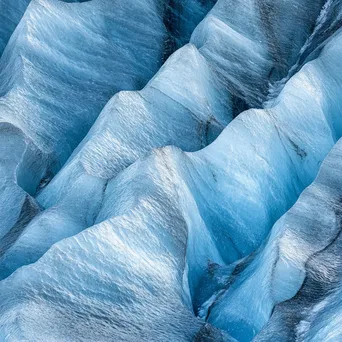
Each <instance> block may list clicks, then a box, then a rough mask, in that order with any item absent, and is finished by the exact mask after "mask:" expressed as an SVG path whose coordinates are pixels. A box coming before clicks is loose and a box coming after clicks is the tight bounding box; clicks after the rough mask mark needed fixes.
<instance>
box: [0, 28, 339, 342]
mask: <svg viewBox="0 0 342 342" xmlns="http://www.w3.org/2000/svg"><path fill="white" fill-rule="evenodd" d="M341 42H342V31H339V32H338V34H336V35H335V37H334V38H333V39H331V40H330V41H329V43H328V44H327V45H326V46H325V48H324V49H323V50H322V52H321V54H320V56H319V57H318V58H317V59H316V60H314V61H312V62H310V63H308V64H307V65H305V66H304V67H303V69H302V70H301V71H300V72H299V73H298V74H296V75H295V76H294V77H293V78H292V79H291V80H290V81H289V82H288V83H287V85H286V87H285V88H284V90H283V91H282V93H281V95H280V96H279V97H278V99H277V101H276V102H275V103H274V107H273V108H268V109H266V110H249V111H247V112H244V113H242V114H241V115H240V116H239V117H237V118H236V119H235V120H233V121H232V122H231V123H230V124H229V125H228V127H227V128H226V129H225V130H224V131H223V133H222V134H221V135H220V136H219V137H218V138H217V139H216V140H215V141H214V142H213V143H212V144H211V145H209V146H208V147H206V148H204V149H203V150H201V151H199V152H193V153H184V152H182V151H181V150H179V149H177V148H174V147H167V148H162V149H158V150H156V151H154V152H153V154H152V155H150V156H148V157H146V158H144V159H140V160H138V161H137V162H135V163H134V164H133V165H131V166H130V167H128V168H127V169H125V170H124V171H123V172H121V173H120V174H119V175H118V176H117V177H116V178H114V179H112V180H111V181H109V183H108V185H107V187H106V190H105V193H104V198H103V203H102V206H101V210H100V213H99V215H98V217H97V219H96V225H95V226H93V227H91V228H89V229H87V230H85V231H83V232H81V233H79V234H77V235H75V236H74V237H71V238H68V239H64V240H63V241H61V242H58V243H56V244H55V245H54V246H53V247H51V248H50V249H49V250H48V251H47V252H46V253H45V254H44V256H43V257H41V258H40V259H39V261H38V262H36V263H34V264H32V265H29V266H26V267H21V268H19V269H18V270H17V271H16V272H15V273H13V274H12V275H11V276H10V277H8V278H7V279H5V280H3V281H2V282H0V301H1V303H2V306H1V307H0V311H1V318H0V326H1V327H2V332H3V334H4V335H6V334H11V335H10V336H11V337H12V338H14V339H15V338H17V339H23V338H27V339H28V340H30V339H32V336H34V338H35V340H44V339H46V337H47V336H51V338H52V339H55V340H60V339H63V338H65V336H72V337H71V340H72V338H76V336H77V337H79V338H80V339H82V338H83V337H84V336H88V335H89V336H90V339H91V338H96V337H97V336H99V335H97V334H100V331H101V332H102V333H103V334H107V333H108V334H113V336H115V337H117V338H118V339H120V340H128V341H130V340H137V339H141V338H144V336H149V337H148V338H149V339H151V340H154V339H156V336H158V337H159V338H160V339H161V340H167V339H169V340H170V339H171V340H176V341H177V340H184V339H188V338H189V337H190V336H194V334H196V332H197V331H198V329H200V328H201V324H200V323H198V324H199V325H197V323H196V322H197V321H196V320H194V317H193V314H192V313H191V306H192V307H193V309H194V311H195V312H198V309H199V308H200V306H201V304H202V303H203V302H204V301H205V300H206V299H209V298H210V296H211V294H212V293H213V292H214V290H215V288H217V287H219V286H220V284H219V283H220V281H218V283H215V282H216V280H215V274H216V273H217V270H219V271H220V272H221V274H222V276H223V277H224V276H227V277H229V272H231V273H232V272H234V269H233V266H234V265H233V266H225V265H226V264H230V263H232V262H234V261H236V260H237V259H240V258H241V257H244V256H247V255H248V254H249V253H250V252H252V251H253V250H255V249H256V248H257V247H258V246H259V245H260V244H261V243H262V241H263V240H264V239H265V237H266V236H267V234H268V232H269V230H270V229H271V227H272V225H273V224H274V223H275V222H276V221H277V220H278V219H279V217H280V216H281V215H283V214H284V213H285V212H286V211H287V210H288V209H289V208H290V207H291V206H292V204H293V203H294V202H295V201H296V199H297V197H298V196H299V194H300V193H301V191H302V190H303V189H304V188H305V187H306V186H307V185H309V184H310V183H311V182H312V181H313V180H314V178H315V177H316V174H317V172H318V169H319V166H320V164H321V162H322V161H323V159H324V158H325V156H326V155H327V154H328V152H329V151H330V149H331V148H332V147H333V145H334V144H335V142H336V141H337V140H338V138H339V137H340V136H341V132H342V130H341V128H342V117H341V106H342V104H341V103H340V101H339V98H340V93H341V85H342V82H341V77H342V75H341V72H340V70H341V66H342V65H341V63H342V62H341V59H340V55H341V48H342V44H341ZM237 189H238V191H237ZM29 240H30V238H28V240H27V241H29ZM16 255H19V253H17V254H16ZM220 265H221V266H224V267H223V268H222V269H221V270H220V267H219V266H220ZM233 275H234V273H233ZM258 285H260V283H258ZM286 290H288V288H286ZM203 291H204V292H205V293H203ZM248 308H250V309H251V310H252V309H253V307H251V306H248ZM234 312H235V311H234ZM236 312H237V314H238V311H236ZM170 313H172V314H173V317H172V318H173V319H172V320H171V315H170ZM200 314H202V312H200ZM212 314H213V311H211V314H210V316H211V315H212ZM210 316H209V321H210V322H212V323H214V324H215V325H217V326H218V327H219V328H220V327H221V328H224V329H227V330H229V327H227V326H226V325H225V324H222V323H221V322H220V319H222V320H223V322H224V318H225V317H227V313H225V314H224V315H219V314H218V315H217V316H211V317H210ZM246 317H248V314H246ZM237 319H238V318H237ZM170 320H171V321H170ZM161 321H163V326H161V325H158V324H159V322H161ZM107 322H108V325H107ZM168 322H170V325H169V324H168ZM103 324H106V325H105V329H103V326H102V325H103ZM61 326H62V327H63V329H59V328H58V327H61ZM185 326H186V328H185ZM192 328H193V330H192ZM243 328H244V329H245V332H246V333H248V332H249V330H248V327H247V326H246V327H245V326H244V327H243ZM114 329H115V332H114ZM103 331H104V332H103ZM200 331H202V332H203V330H202V329H201V330H200ZM210 331H211V330H210ZM147 333H148V334H149V335H146V334H147ZM215 333H218V334H220V335H221V336H222V334H223V333H222V332H220V331H217V330H216V331H215ZM232 333H233V335H236V334H237V335H238V336H239V337H241V332H239V331H232ZM48 334H49V335H48ZM239 334H240V335H239ZM107 336H108V335H104V337H103V339H105V338H107ZM233 337H234V336H233ZM242 337H243V336H242ZM249 337H250V336H249ZM215 338H216V337H215ZM215 338H214V340H215ZM217 339H218V338H217Z"/></svg>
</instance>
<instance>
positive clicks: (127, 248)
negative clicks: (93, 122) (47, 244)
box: [0, 151, 227, 341]
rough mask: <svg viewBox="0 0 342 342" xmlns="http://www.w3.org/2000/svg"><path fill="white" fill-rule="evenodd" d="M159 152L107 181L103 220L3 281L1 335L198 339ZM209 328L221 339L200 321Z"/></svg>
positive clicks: (178, 227)
mask: <svg viewBox="0 0 342 342" xmlns="http://www.w3.org/2000/svg"><path fill="white" fill-rule="evenodd" d="M160 158H167V156H166V155H165V154H164V153H163V151H160V153H158V152H157V154H156V155H155V157H151V158H149V163H146V162H143V161H142V162H137V163H136V164H134V165H133V166H132V167H131V168H129V169H128V170H127V172H124V173H122V174H121V176H119V177H117V178H116V180H115V181H114V182H112V184H111V185H110V187H111V191H109V192H108V198H107V199H106V204H107V206H108V207H110V210H108V209H104V210H103V214H102V216H103V221H102V222H101V223H99V224H97V225H95V226H93V227H92V228H89V229H87V230H85V231H84V232H82V233H80V234H78V235H77V236H75V237H72V238H69V239H65V240H63V241H61V242H60V243H58V244H56V245H55V246H53V247H52V248H51V249H50V250H49V251H48V252H47V253H46V254H45V255H44V256H43V257H42V258H41V259H40V260H39V261H38V262H37V263H35V264H33V265H30V266H28V267H23V268H21V269H20V270H18V271H17V272H15V273H14V274H13V275H12V276H11V277H9V278H7V279H6V280H4V281H2V282H0V302H1V307H0V311H1V315H0V326H1V329H0V340H3V339H5V337H10V338H11V339H12V340H28V341H33V340H34V341H46V340H48V341H75V340H82V341H83V340H89V341H94V340H99V341H113V340H116V341H137V340H148V341H187V340H191V339H192V338H194V337H195V336H196V335H197V334H199V336H197V338H198V339H199V341H200V340H201V339H200V335H201V330H202V329H201V328H202V326H203V324H204V322H202V321H200V320H199V319H198V318H196V317H195V316H194V314H193V313H192V310H191V302H190V298H189V295H188V291H187V289H186V283H185V284H184V285H183V279H184V275H183V272H184V269H185V268H186V258H185V256H186V255H185V253H186V245H187V234H188V232H187V224H186V219H185V218H184V217H183V215H182V212H180V209H179V207H178V206H177V205H176V203H177V200H178V199H177V197H176V195H175V192H174V186H175V183H174V182H175V181H177V180H176V179H172V174H171V175H170V174H169V169H168V168H169V166H168V160H166V159H165V160H164V161H163V159H162V160H161V161H160V160H159V159H160ZM153 161H155V163H156V165H155V164H153ZM151 162H152V163H151ZM154 166H157V167H158V168H159V171H160V173H158V174H156V172H155V169H154ZM127 173H128V174H127ZM134 176H136V177H139V179H140V180H142V179H143V183H142V184H141V183H140V182H139V183H137V182H135V181H134V180H133V182H130V178H131V177H134ZM127 182H130V184H131V186H130V187H129V188H126V185H127ZM114 194H115V195H114ZM119 194H120V197H118V195H119ZM113 195H114V196H113ZM190 200H191V197H190ZM113 201H114V202H115V203H113ZM107 206H106V208H107ZM183 286H184V287H183ZM61 327H63V328H62V329H61ZM208 329H209V331H208ZM208 334H209V335H214V337H213V340H214V341H221V340H222V341H223V340H227V339H226V338H224V334H223V333H220V332H219V331H215V330H212V329H211V328H210V327H209V326H206V329H205V335H208Z"/></svg>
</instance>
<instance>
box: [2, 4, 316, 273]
mask: <svg viewBox="0 0 342 342" xmlns="http://www.w3.org/2000/svg"><path fill="white" fill-rule="evenodd" d="M228 5H229V2H227V1H226V2H224V1H221V2H218V3H217V5H216V6H215V7H214V9H213V10H212V11H211V12H210V14H209V16H208V17H207V18H206V19H205V20H204V21H203V22H202V23H201V24H200V25H199V27H198V28H196V30H195V32H194V34H193V37H192V41H193V42H194V43H196V44H197V45H198V46H199V45H200V49H199V50H198V49H197V48H196V47H195V46H194V45H192V44H190V45H187V46H185V47H183V48H181V49H179V50H178V51H177V52H176V53H175V54H173V55H172V56H171V57H170V58H169V59H168V61H167V62H166V63H165V65H164V66H163V67H162V69H161V70H160V71H159V72H158V73H157V75H156V76H155V77H153V79H152V80H151V81H150V82H149V83H148V84H147V86H146V87H145V88H144V89H143V90H141V91H139V92H121V93H119V94H117V95H115V96H114V97H113V98H112V99H111V100H110V101H109V102H108V104H107V105H106V107H105V108H104V110H103V111H102V113H101V115H100V117H99V119H98V120H97V121H96V123H95V124H94V126H93V127H92V129H91V130H90V132H89V133H88V135H87V136H86V138H85V139H84V140H83V141H82V143H81V144H80V145H79V146H78V147H77V149H76V150H75V151H74V153H73V155H72V156H71V158H70V159H69V161H68V162H67V164H66V165H65V167H64V168H63V169H62V171H61V172H60V173H59V174H58V175H57V176H56V177H55V178H54V179H53V181H52V182H51V184H49V185H48V186H47V188H46V189H44V190H43V192H42V193H40V194H39V196H38V201H39V202H40V204H41V205H42V206H43V207H44V208H47V209H48V210H46V211H45V212H44V213H42V215H40V216H39V217H38V218H37V220H34V221H32V222H31V224H30V225H29V226H28V228H27V229H26V231H25V234H23V235H22V236H21V237H20V241H17V244H16V247H15V249H14V251H15V252H12V253H11V254H12V255H13V253H15V255H17V256H16V257H15V259H16V260H17V261H16V262H15V263H14V262H13V261H11V262H12V266H11V267H10V269H11V270H14V269H15V268H17V267H18V266H20V265H22V263H30V262H33V261H35V260H37V259H38V258H39V257H40V256H41V255H42V254H43V252H45V251H46V250H48V248H49V247H50V246H51V245H52V244H53V243H55V242H57V241H59V240H60V239H61V238H64V237H68V236H71V235H74V234H75V233H77V232H79V231H82V230H83V229H85V228H87V227H89V226H91V225H92V223H93V222H94V220H95V218H96V215H97V214H98V211H99V209H100V207H101V201H102V193H103V191H104V189H105V187H106V184H107V181H108V180H109V179H111V178H113V177H115V176H116V175H117V174H118V172H119V171H121V170H123V169H124V168H125V167H127V166H128V165H130V164H131V163H133V162H134V161H135V160H137V159H138V158H139V157H142V156H144V155H145V154H146V153H148V152H149V151H150V150H151V149H153V148H157V147H162V146H165V145H176V146H178V147H180V148H182V149H183V150H185V151H196V150H198V149H200V148H202V147H204V146H206V145H207V144H208V143H210V142H211V141H212V140H214V139H215V138H216V137H217V135H218V134H219V133H220V132H221V131H222V130H223V128H224V127H225V126H226V125H227V124H228V122H229V121H230V120H231V119H232V118H233V116H234V114H235V113H236V112H237V111H240V110H241V108H243V107H244V105H242V104H241V102H239V100H236V96H234V95H233V94H232V93H231V90H232V87H231V84H230V82H228V83H227V80H226V79H225V76H224V73H225V71H224V70H229V72H233V71H232V70H233V69H232V67H231V66H232V65H237V67H239V70H236V71H234V72H237V73H239V74H240V76H239V77H244V76H243V75H244V73H245V72H244V71H243V70H245V69H246V66H245V65H244V64H243V63H244V62H243V60H241V59H240V61H239V64H237V63H236V56H237V54H239V55H241V53H244V51H245V50H246V49H247V50H248V51H250V49H249V45H248V44H247V41H251V39H252V38H253V34H254V37H255V36H256V35H261V32H260V31H256V32H254V33H253V34H252V31H253V30H252V28H253V27H255V26H258V25H260V18H259V19H258V20H256V21H253V20H254V19H253V18H252V17H251V23H250V25H251V27H249V29H248V30H247V31H246V32H242V33H241V34H240V36H241V37H242V36H243V35H244V37H245V38H244V39H245V41H244V44H240V43H239V44H238V45H237V46H236V51H235V52H234V54H231V53H230V52H229V50H227V49H228V48H229V46H230V44H232V32H230V33H229V34H227V32H226V31H224V30H222V29H218V28H217V27H216V26H213V25H212V24H211V22H212V21H213V20H214V19H213V18H216V19H215V20H214V21H215V22H216V23H219V26H220V25H221V26H222V25H226V26H227V25H228V24H229V25H231V26H232V27H235V26H236V23H235V22H234V20H235V19H234V18H233V17H231V16H230V15H228V14H227V13H226V12H225V10H224V9H225V8H226V7H227V6H228ZM310 6H312V11H313V12H312V13H311V14H312V16H311V17H310V20H311V21H312V22H313V21H314V20H313V18H314V14H315V11H316V10H317V8H316V7H317V6H316V5H315V6H313V5H310ZM195 7H196V6H195ZM196 8H197V7H196ZM301 10H302V9H301ZM172 13H174V10H173V12H172ZM185 13H186V12H185ZM248 13H249V12H248ZM258 13H259V12H258ZM279 13H281V11H280V12H279V11H278V14H279ZM278 14H277V15H278ZM184 15H185V14H183V16H184ZM246 15H247V14H246ZM248 15H249V16H251V13H249V14H248ZM189 17H191V16H190V15H189ZM194 18H196V16H195V17H194ZM208 18H209V19H208ZM233 19H234V20H233ZM304 19H305V20H304ZM304 19H303V23H302V26H303V27H306V26H307V25H308V21H309V18H306V17H305V18H304ZM208 20H209V21H208ZM234 25H235V26H234ZM235 28H236V27H235ZM268 29H270V28H268ZM303 30H304V28H303ZM305 30H307V28H306V29H305ZM305 30H304V31H305ZM254 31H255V30H254ZM213 34H214V35H215V37H216V40H217V41H220V42H221V43H225V44H226V45H224V46H223V47H222V44H221V43H220V46H218V45H217V44H216V43H213V42H215V41H213V40H211V39H208V37H211V36H212V35H213ZM282 34H283V35H284V37H283V40H285V41H287V40H288V36H287V35H289V34H292V31H291V30H284V32H283V33H282ZM233 36H234V35H233ZM304 36H305V35H304V34H303V35H302V36H301V38H300V40H301V41H302V43H303V41H304ZM184 37H186V34H185V33H184ZM298 39H299V38H298ZM234 42H235V43H237V41H236V40H234ZM245 43H246V44H245ZM247 50H246V51H247ZM252 50H253V51H254V50H255V51H254V52H256V53H254V52H253V54H252V55H251V56H250V59H249V61H253V63H254V65H256V66H257V67H258V68H259V69H260V70H261V69H263V68H264V67H265V65H266V64H267V63H268V62H269V59H267V58H269V57H267V58H263V57H262V58H261V56H266V55H269V56H270V55H271V54H270V51H269V44H266V45H265V44H257V45H256V47H255V49H252ZM288 52H289V51H287V52H286V53H288ZM295 52H296V53H298V49H297V48H296V47H293V51H292V50H291V53H292V54H293V55H294V54H295ZM283 58H284V59H286V58H288V56H287V55H286V56H285V55H284V56H283ZM291 58H292V57H291ZM222 61H226V62H225V66H224V68H225V69H224V68H223V66H222V64H221V62H222ZM267 61H268V62H267ZM265 63H266V64H265ZM277 63H279V61H276V62H274V63H273V64H274V65H276V64H277ZM277 65H278V64H277ZM281 68H283V67H281ZM283 69H284V68H283ZM246 70H248V73H249V74H248V75H245V76H246V77H247V79H251V80H253V79H254V80H258V82H259V81H261V82H264V83H266V79H267V80H268V81H267V82H269V81H271V79H270V77H268V78H266V79H265V78H263V77H262V76H261V75H260V73H259V72H254V71H253V70H252V71H250V68H247V69H246ZM245 79H246V78H245ZM223 81H224V82H223ZM253 88H254V89H253V91H255V90H256V89H257V87H256V86H255V84H254V85H253ZM235 93H236V91H234V94H235ZM240 95H241V96H242V93H240ZM240 95H239V96H240ZM241 96H240V97H241ZM241 106H242V107H241ZM85 184H86V186H85ZM80 194H82V201H79V200H78V198H79V197H80ZM294 198H295V197H294ZM75 201H77V202H78V204H79V205H78V210H77V212H75V211H73V210H71V209H70V208H72V207H73V203H74V202H75ZM43 222H44V223H43ZM61 222H64V224H63V225H61V224H60V223H61ZM220 224H221V223H220ZM42 226H44V230H43V231H42V229H41V227H42ZM262 237H264V234H261V235H260V236H259V237H258V238H256V239H254V238H252V239H254V240H255V241H254V242H253V243H251V244H250V245H251V246H253V247H251V246H250V247H248V246H246V250H247V251H249V250H250V248H254V247H255V244H258V242H256V241H259V240H260V239H261V238H262ZM41 240H42V241H41ZM23 241H25V242H23ZM19 246H21V247H19ZM235 254H236V255H238V254H239V253H235ZM236 255H235V257H233V259H234V258H236ZM10 260H12V257H11V259H10ZM6 268H7V266H6ZM8 272H10V270H8V271H6V272H5V273H3V275H2V276H5V275H8Z"/></svg>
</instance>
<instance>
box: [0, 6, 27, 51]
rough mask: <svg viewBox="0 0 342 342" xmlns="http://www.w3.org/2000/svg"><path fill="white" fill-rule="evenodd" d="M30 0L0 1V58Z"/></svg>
mask: <svg viewBox="0 0 342 342" xmlns="http://www.w3.org/2000/svg"><path fill="white" fill-rule="evenodd" d="M29 3H30V0H0V22H1V25H0V56H1V55H2V52H3V51H4V49H5V46H6V44H7V42H8V40H9V39H10V37H11V34H12V33H13V31H14V30H15V28H16V26H17V25H18V23H19V21H20V19H21V17H22V16H23V14H24V12H25V10H26V7H27V6H28V4H29Z"/></svg>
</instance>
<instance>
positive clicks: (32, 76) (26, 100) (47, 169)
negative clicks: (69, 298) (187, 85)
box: [0, 0, 226, 260]
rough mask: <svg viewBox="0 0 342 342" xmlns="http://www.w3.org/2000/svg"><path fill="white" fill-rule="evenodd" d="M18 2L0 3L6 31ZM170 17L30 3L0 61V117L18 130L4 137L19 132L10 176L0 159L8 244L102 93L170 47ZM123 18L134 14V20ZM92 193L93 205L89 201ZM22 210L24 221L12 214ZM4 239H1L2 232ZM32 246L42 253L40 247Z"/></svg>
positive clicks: (149, 71)
mask: <svg viewBox="0 0 342 342" xmlns="http://www.w3.org/2000/svg"><path fill="white" fill-rule="evenodd" d="M75 2H79V3H75ZM80 2H82V3H80ZM195 3H196V4H197V5H196V6H197V7H194V8H193V12H192V13H186V12H184V11H183V12H182V16H181V18H179V19H178V23H179V25H182V27H183V26H184V27H185V26H186V25H187V26H186V27H187V29H189V30H190V29H191V27H192V26H194V25H196V23H197V22H198V21H199V20H200V19H201V16H203V15H204V13H205V11H207V10H209V9H210V7H211V6H212V5H213V4H211V5H210V4H209V3H208V4H201V3H200V2H197V1H193V5H194V4H195ZM20 4H22V5H20V6H19V4H15V3H12V2H11V3H10V2H8V1H7V2H4V1H2V2H1V5H2V6H5V8H6V11H4V13H3V15H4V17H5V19H6V20H8V21H9V22H11V24H13V25H12V26H11V27H12V28H13V29H14V24H15V23H16V21H15V20H14V19H13V17H12V16H11V15H12V14H13V15H14V14H15V15H16V18H18V20H17V21H19V12H20V10H21V9H22V10H23V11H24V7H25V6H24V5H23V4H24V2H20ZM181 4H182V8H183V10H184V9H185V7H186V6H187V5H186V4H185V3H184V4H183V2H182V1H180V2H179V6H180V5H181ZM26 5H27V3H26ZM177 8H178V7H177ZM177 8H175V9H173V15H176V14H177ZM23 11H22V12H23ZM169 15H170V14H168V12H167V6H166V3H165V2H163V1H152V0H141V1H132V2H127V1H126V2H125V3H124V4H120V3H116V4H113V2H112V1H109V0H94V1H91V2H83V1H64V2H63V1H53V0H40V1H38V0H36V1H32V2H31V3H30V5H29V7H28V8H27V10H26V12H25V15H24V17H23V19H22V20H21V22H20V24H19V25H18V27H17V29H16V30H15V32H14V33H13V35H12V38H11V40H10V42H9V43H8V45H7V47H6V50H5V52H4V54H3V55H2V58H1V60H0V75H1V77H0V80H1V81H0V94H1V95H3V96H2V97H1V98H0V116H1V120H2V121H3V122H4V125H5V126H6V127H7V126H8V127H11V128H8V129H10V130H13V131H16V132H17V131H18V132H20V133H13V138H12V136H10V137H9V139H13V143H12V144H15V143H16V141H17V135H18V134H20V136H21V138H20V139H21V140H22V142H21V143H20V144H19V145H18V146H16V153H17V155H18V157H17V159H16V165H13V166H12V168H11V170H17V171H18V172H17V173H16V176H14V177H13V174H11V172H12V171H10V170H9V169H8V168H7V166H4V169H5V170H6V172H8V174H7V173H6V174H5V171H4V177H3V179H2V185H3V187H2V189H3V190H1V191H4V192H3V196H2V199H3V208H4V209H5V208H6V203H8V205H9V208H8V209H6V210H3V211H2V213H3V215H4V220H3V222H4V224H3V226H2V227H1V229H0V237H4V236H8V235H6V234H9V236H10V239H9V240H10V241H12V240H13V241H12V242H14V240H15V239H16V238H17V237H18V236H20V234H21V232H22V230H23V228H24V227H25V226H26V225H27V223H28V222H29V221H30V220H31V219H32V217H33V216H34V215H33V212H35V213H37V210H36V209H35V210H33V211H32V212H31V209H30V210H29V209H27V208H26V207H24V203H26V202H25V201H26V199H27V198H28V199H29V201H30V203H31V202H32V203H34V207H35V208H36V207H37V208H39V205H38V204H37V203H36V202H35V200H34V199H33V198H31V197H30V196H32V195H34V194H35V193H36V190H37V189H38V190H39V189H40V188H41V187H43V186H44V185H45V184H46V183H48V182H49V181H50V180H51V178H52V177H53V175H54V174H55V173H56V171H57V170H58V169H59V168H60V167H61V165H63V164H64V162H65V161H66V160H67V158H68V157H69V155H70V154H71V152H72V151H73V149H74V148H75V147H76V146H77V144H78V143H79V142H80V140H81V139H82V138H83V137H84V136H85V134H86V133H87V131H88V130H89V128H90V126H91V125H92V123H93V122H94V120H95V119H96V118H97V116H98V114H99V113H100V111H101V109H102V107H103V106H104V105H105V103H106V102H107V100H108V99H109V98H110V97H111V96H112V95H113V94H114V93H116V92H117V91H119V90H122V89H127V90H129V89H139V88H141V87H142V86H143V85H145V84H146V83H147V81H148V80H149V79H150V78H151V77H152V76H153V74H154V73H155V72H156V71H157V70H158V68H159V67H160V65H161V63H162V60H163V58H164V56H165V54H166V53H169V52H170V51H171V50H170V49H169V48H166V46H165V44H166V43H167V42H168V41H169V40H170V39H171V38H172V37H173V36H174V35H175V32H174V31H172V30H171V29H170V28H169V27H166V25H165V22H164V21H165V17H166V16H169ZM187 16H189V18H187ZM131 20H133V21H136V24H135V25H134V26H132V25H131ZM6 27H7V26H6V25H4V28H6ZM184 30H185V29H184ZM6 32H7V31H6ZM8 32H9V31H8ZM182 32H183V31H182ZM182 32H178V31H177V34H182ZM3 37H5V38H6V37H7V36H5V35H4V36H3ZM5 38H4V39H5ZM8 38H9V37H8ZM6 39H7V38H6ZM187 39H189V34H186V32H184V35H183V36H182V41H184V42H185V41H186V40H187ZM177 44H181V42H179V43H177ZM204 77H206V76H204ZM222 115H224V114H222ZM224 124H226V122H224ZM6 129H7V128H6ZM9 135H10V133H8V135H6V136H9ZM174 140H175V138H174ZM6 144H7V143H6V141H5V140H4V141H3V145H4V147H3V153H4V157H3V158H4V163H5V160H6V158H8V157H7V155H8V151H9V150H11V148H12V147H10V148H9V147H8V146H6ZM194 145H195V144H194ZM195 146H196V145H195ZM31 150H32V152H31ZM30 153H31V154H30ZM20 156H21V157H20ZM1 158H2V157H1ZM12 173H13V172H12ZM86 177H87V175H84V177H83V178H86ZM8 179H11V181H10V182H9V181H8ZM99 183H101V180H97V182H95V184H94V185H92V186H89V187H88V191H90V188H91V187H92V189H93V188H94V187H95V188H96V189H99V190H100V192H101V184H100V185H99V187H97V184H99ZM82 187H83V188H84V190H85V188H86V187H85V186H82ZM0 197H1V196H0ZM100 197H101V195H99V198H98V203H97V204H96V205H93V207H95V208H97V207H98V205H99V203H100V202H101V201H100ZM94 198H96V197H95V196H93V199H94ZM14 203H18V205H17V206H16V205H13V204H14ZM82 203H83V204H81V203H80V206H83V208H84V209H85V210H86V211H87V209H86V208H88V209H89V206H90V205H89V204H87V203H88V202H87V201H85V202H82ZM29 208H31V206H29ZM94 210H95V211H96V210H97V211H98V209H94ZM26 212H28V213H29V214H27V218H25V219H21V216H22V215H24V216H25V215H26ZM46 214H47V215H50V213H46ZM65 215H67V214H66V213H65ZM92 215H93V214H91V213H90V214H89V215H88V217H87V218H85V219H84V220H83V222H86V223H83V225H82V228H84V225H86V226H87V227H88V226H90V225H91V224H92V222H93V220H91V219H90V218H89V217H92ZM5 216H6V217H5ZM77 219H78V220H80V218H79V217H78V218H77ZM77 219H76V218H72V220H73V221H76V220H77ZM56 220H57V219H56ZM56 220H55V221H56ZM60 220H62V215H60ZM57 221H58V220H57ZM65 221H66V220H65ZM41 222H42V221H41V219H40V221H39V224H41ZM44 222H46V220H44ZM58 222H60V221H58ZM18 225H19V226H20V228H18ZM69 227H70V228H69V229H72V232H73V233H76V232H78V231H79V230H80V228H78V229H76V228H75V227H74V228H71V227H72V223H70V224H69ZM63 229H64V231H67V229H66V228H63ZM14 231H15V232H16V233H15V234H14V233H13V232H14ZM58 236H59V238H62V237H63V236H65V235H61V234H59V235H58ZM56 239H57V238H55V239H50V240H49V241H51V242H50V243H49V246H51V244H52V243H53V242H55V241H58V240H59V239H57V240H56ZM12 242H11V243H12ZM3 244H4V245H6V246H9V243H8V238H6V240H5V242H3ZM40 250H42V251H45V250H44V248H43V249H42V247H40ZM27 260H31V259H27Z"/></svg>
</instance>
